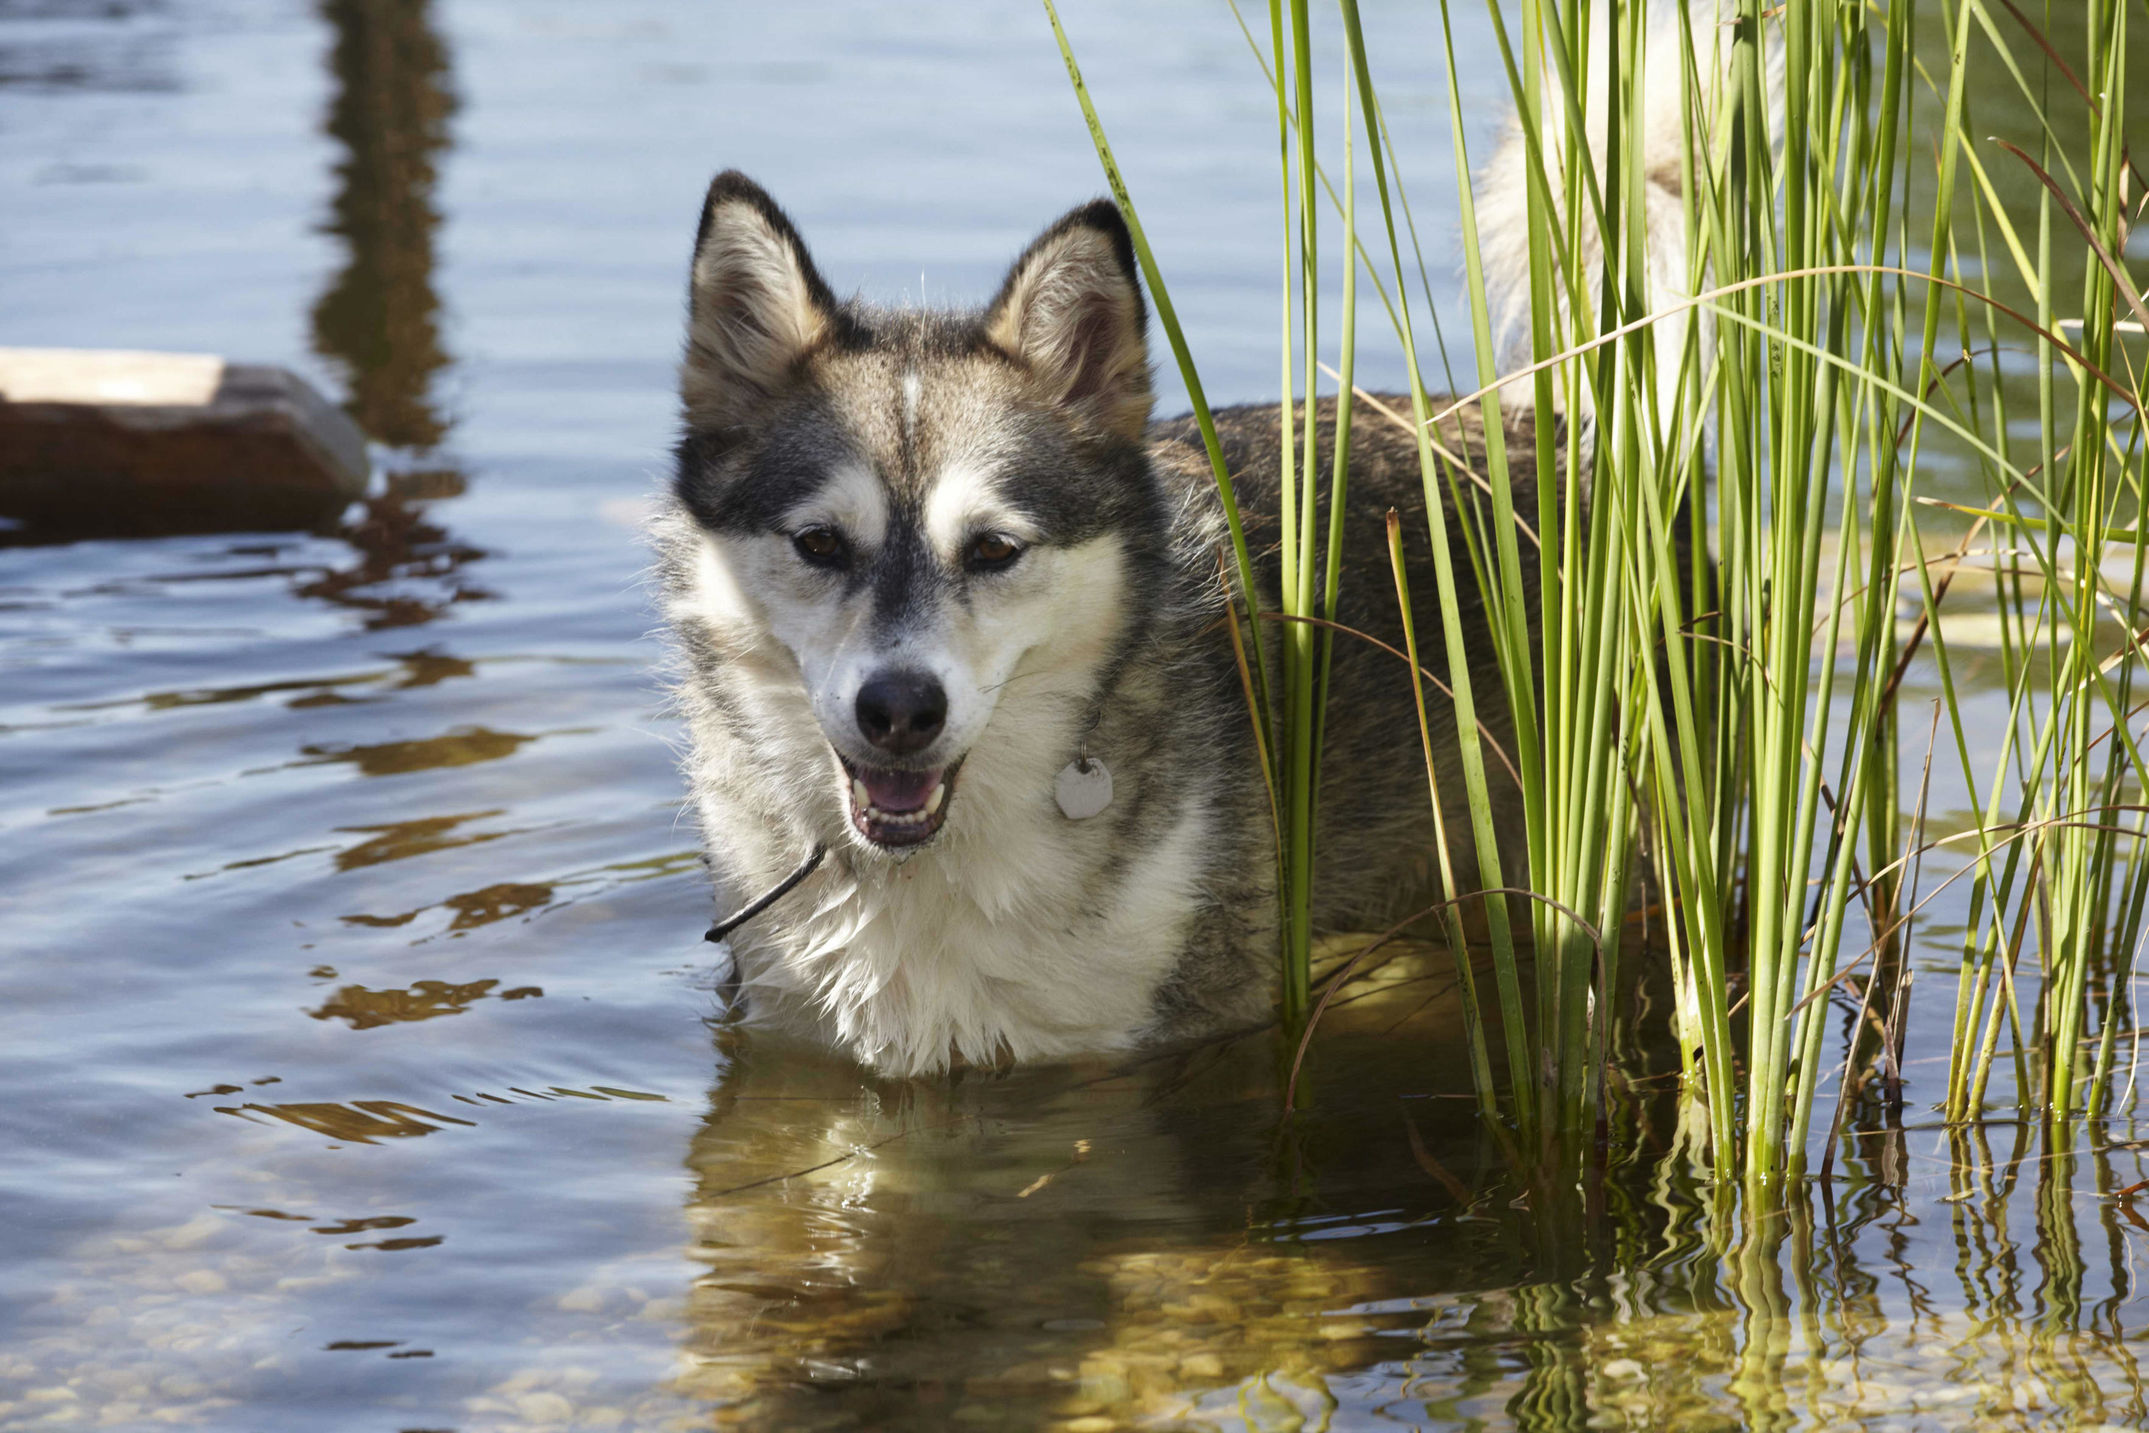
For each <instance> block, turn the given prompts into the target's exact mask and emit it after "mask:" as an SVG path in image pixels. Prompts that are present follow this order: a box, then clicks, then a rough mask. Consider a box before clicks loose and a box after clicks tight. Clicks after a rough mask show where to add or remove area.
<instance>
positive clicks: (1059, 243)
mask: <svg viewBox="0 0 2149 1433" xmlns="http://www.w3.org/2000/svg"><path fill="white" fill-rule="evenodd" d="M1148 320H1149V314H1148V310H1147V309H1145V308H1144V307H1143V305H1142V290H1141V285H1140V283H1139V282H1137V280H1136V278H1135V267H1134V243H1133V240H1131V239H1130V238H1129V237H1128V236H1127V226H1126V222H1125V221H1124V220H1122V219H1121V218H1120V216H1119V210H1118V209H1117V208H1115V207H1114V206H1113V204H1112V202H1111V201H1110V200H1108V199H1098V200H1095V201H1093V202H1092V203H1089V204H1085V205H1083V206H1082V207H1081V208H1079V209H1076V210H1074V211H1072V212H1071V213H1069V214H1068V215H1067V216H1066V217H1064V218H1062V219H1061V220H1060V221H1059V222H1058V223H1057V224H1054V225H1053V226H1052V227H1051V228H1049V229H1047V230H1045V232H1044V233H1042V234H1040V235H1039V236H1038V237H1037V241H1036V242H1035V243H1033V244H1031V245H1030V247H1029V249H1028V251H1027V252H1025V253H1024V254H1023V256H1022V257H1021V258H1019V259H1017V260H1016V261H1015V267H1014V268H1012V269H1010V270H1009V271H1008V275H1007V281H1006V282H1005V283H1003V284H1001V285H1000V293H999V296H998V297H997V298H995V299H994V300H993V301H992V303H991V305H990V306H989V307H988V308H987V309H986V310H985V336H986V337H987V338H988V339H990V340H991V341H992V343H993V344H994V345H995V346H996V347H998V348H1000V349H1002V350H1004V351H1005V352H1007V353H1008V354H1010V355H1011V356H1013V357H1014V358H1016V359H1018V360H1020V361H1021V362H1022V363H1023V364H1024V365H1025V366H1026V367H1028V368H1029V370H1030V372H1031V374H1032V375H1034V377H1035V379H1036V381H1037V383H1038V384H1039V385H1040V387H1041V388H1042V389H1043V391H1044V393H1045V395H1046V396H1047V398H1048V400H1049V401H1051V402H1053V403H1056V404H1058V405H1060V406H1061V407H1063V408H1065V409H1067V410H1068V411H1069V412H1070V413H1072V414H1073V415H1074V416H1075V417H1076V418H1077V419H1078V420H1079V421H1082V422H1084V423H1085V424H1087V425H1090V426H1093V427H1096V428H1100V429H1103V430H1104V431H1105V432H1108V433H1113V434H1116V435H1118V436H1119V437H1122V438H1140V437H1141V436H1142V432H1143V430H1144V429H1145V428H1146V427H1147V426H1148V423H1149V409H1150V405H1151V404H1152V403H1154V402H1155V397H1154V395H1153V394H1152V393H1151V392H1150V389H1149V343H1148V335H1147V332H1146V330H1147V327H1148Z"/></svg>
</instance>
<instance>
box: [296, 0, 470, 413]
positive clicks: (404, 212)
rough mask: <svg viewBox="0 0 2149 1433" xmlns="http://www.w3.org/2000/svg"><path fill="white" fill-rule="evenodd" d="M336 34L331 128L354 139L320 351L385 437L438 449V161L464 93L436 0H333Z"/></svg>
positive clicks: (337, 206)
mask: <svg viewBox="0 0 2149 1433" xmlns="http://www.w3.org/2000/svg"><path fill="white" fill-rule="evenodd" d="M321 13H322V15H323V17H324V18H326V19H327V21H328V23H329V24H330V25H331V26H333V27H334V29H335V36H336V38H335V45H334V48H333V50H332V51H331V53H330V60H329V63H330V66H331V69H332V71H333V73H334V75H335V80H336V90H335V98H334V99H333V101H332V102H331V103H330V105H329V111H328V120H327V130H328V133H329V135H330V136H331V137H332V138H334V139H335V140H336V141H337V142H338V143H340V144H341V145H342V146H343V150H344V159H343V162H342V163H341V164H340V165H339V166H338V167H337V176H338V180H339V184H338V187H337V190H336V197H335V201H334V204H333V205H332V208H331V215H330V219H329V223H328V226H327V227H328V231H329V232H330V233H332V234H335V235H336V236H338V237H339V238H341V239H342V240H343V241H344V243H345V245H346V246H347V249H348V258H347V260H346V262H345V264H344V266H343V269H342V271H341V272H340V273H338V274H337V275H336V278H335V281H334V282H333V283H332V284H331V285H330V286H329V288H328V290H327V292H325V293H323V294H322V295H321V298H320V301H319V302H318V303H316V304H315V305H314V309H313V332H314V348H315V350H316V351H317V352H319V353H320V354H321V355H322V356H323V357H324V358H328V359H331V360H333V361H335V362H337V363H338V364H339V365H340V366H341V367H342V368H343V370H344V377H345V381H346V382H347V383H348V385H349V389H350V397H349V401H348V403H347V404H346V407H347V408H348V409H349V411H350V414H351V416H352V417H353V418H355V419H357V420H358V423H359V426H360V427H362V428H364V429H365V430H366V432H367V434H368V435H370V436H371V437H372V438H373V439H374V440H375V441H376V442H379V443H384V444H386V445H388V446H389V447H394V448H420V449H422V448H430V447H433V446H434V445H435V444H437V443H439V442H440V440H441V438H442V437H444V436H445V435H446V432H447V424H446V423H445V422H443V421H442V419H441V417H440V415H439V414H438V412H437V411H436V410H435V409H434V407H433V404H432V398H431V388H432V380H433V375H434V374H435V373H436V372H438V371H439V370H440V369H441V367H443V366H444V365H445V364H446V363H447V361H448V356H447V353H446V351H445V350H444V349H443V348H442V346H441V340H440V323H439V311H440V300H439V297H438V295H437V294H435V292H434V290H433V231H434V229H435V228H436V227H437V226H438V225H439V222H440V215H439V212H438V210H437V209H435V207H434V204H433V186H434V184H435V182H436V180H437V178H438V171H437V169H436V156H437V154H438V152H439V151H440V150H441V149H442V147H443V146H445V145H446V144H447V142H448V117H449V116H450V115H451V114H452V113H453V112H454V109H455V99H454V96H453V94H452V93H451V91H450V88H449V67H448V51H447V47H446V46H445V45H444V44H443V43H442V42H441V39H440V36H439V34H438V33H437V32H436V31H435V30H434V29H433V24H432V18H431V15H430V12H429V8H428V4H427V0H323V3H322V6H321Z"/></svg>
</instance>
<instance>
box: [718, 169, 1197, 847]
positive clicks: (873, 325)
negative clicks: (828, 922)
mask: <svg viewBox="0 0 2149 1433" xmlns="http://www.w3.org/2000/svg"><path fill="white" fill-rule="evenodd" d="M689 303H690V316H689V323H688V331H687V349H686V360H685V363H684V365H683V367H682V370H681V377H680V390H681V397H682V398H683V400H684V405H685V419H686V436H685V438H684V439H683V440H682V442H681V444H680V448H679V469H678V477H677V496H678V498H679V501H680V505H681V506H682V507H683V508H684V509H685V511H686V512H687V513H688V514H690V515H691V519H692V521H693V523H694V524H695V525H696V527H697V528H698V529H699V531H698V532H697V533H696V534H695V536H696V538H697V540H698V541H699V544H700V549H701V550H700V552H699V553H698V555H697V558H696V563H697V572H696V574H695V576H694V579H693V586H694V587H695V589H696V590H695V593H694V594H693V596H692V598H691V602H692V609H691V610H692V614H693V616H694V617H695V619H697V620H699V621H701V622H703V623H705V624H707V626H708V628H709V629H710V632H711V636H712V638H713V640H714V642H715V644H716V647H717V649H718V650H720V651H726V652H728V653H733V654H739V655H742V656H745V655H754V656H759V657H760V658H762V659H764V665H763V667H762V668H761V671H762V673H763V675H764V676H765V677H767V678H769V679H771V680H773V681H774V682H775V683H777V684H778V685H788V686H789V688H790V690H789V691H788V692H786V693H785V694H784V695H785V696H787V697H794V698H795V697H802V698H803V699H804V701H805V703H806V704H807V705H808V706H810V709H811V712H812V716H813V720H814V723H815V724H816V725H817V727H818V735H819V737H820V738H823V739H825V749H821V748H819V747H818V746H817V745H814V749H813V750H811V751H810V752H809V751H806V750H798V751H794V752H793V753H792V754H791V755H790V756H789V757H788V758H785V759H784V760H783V763H782V764H784V765H785V767H786V771H785V775H786V778H787V779H788V780H791V781H794V782H798V783H801V784H800V785H799V787H798V788H797V794H798V797H799V799H800V800H801V802H802V803H803V802H807V801H812V800H815V799H816V797H818V798H819V799H820V800H822V801H830V800H832V801H833V802H834V803H836V804H835V805H834V806H833V807H832V809H834V810H840V811H843V812H845V813H847V817H848V827H849V830H850V832H851V834H852V835H853V836H854V837H855V838H856V840H857V841H858V842H860V843H861V844H862V845H863V846H865V847H866V848H869V849H873V850H878V851H884V852H889V853H895V854H900V853H903V852H906V851H908V850H910V849H912V848H915V847H917V846H920V845H923V844H924V843H926V842H928V841H931V840H932V839H933V838H934V837H935V836H936V835H938V834H939V833H940V832H941V830H942V827H943V825H944V824H945V823H946V822H948V821H949V820H950V819H951V810H952V798H953V796H954V792H955V786H956V778H957V775H958V772H961V773H963V775H964V777H965V783H966V790H970V791H973V792H974V794H975V796H976V798H977V799H978V800H980V801H986V800H995V799H998V800H1015V799H1024V800H1030V799H1044V800H1049V793H1050V790H1051V783H1052V780H1053V777H1054V775H1055V774H1056V773H1057V771H1058V770H1059V768H1060V766H1061V765H1063V764H1064V763H1065V762H1066V761H1068V760H1069V759H1070V758H1071V757H1072V756H1073V754H1074V753H1073V751H1072V750H1070V749H1069V748H1070V746H1071V744H1072V743H1074V742H1076V741H1079V739H1080V732H1079V727H1080V724H1081V723H1082V722H1083V721H1084V720H1086V719H1088V718H1089V717H1091V716H1093V715H1094V714H1093V713H1088V712H1085V711H1084V704H1085V702H1086V701H1088V700H1089V699H1090V697H1091V694H1093V693H1094V691H1095V689H1096V682H1097V679H1098V675H1099V673H1100V672H1101V671H1102V670H1103V668H1104V667H1105V666H1106V664H1107V663H1108V662H1109V660H1110V657H1111V654H1112V651H1113V649H1114V647H1115V644H1116V643H1117V642H1118V641H1119V640H1120V635H1121V633H1122V631H1123V630H1124V627H1125V617H1124V614H1125V612H1126V610H1127V609H1128V607H1129V605H1130V603H1132V602H1134V601H1135V600H1136V599H1137V598H1138V596H1139V591H1140V588H1141V587H1142V586H1143V585H1144V584H1143V583H1142V582H1141V581H1140V579H1139V577H1138V575H1137V571H1136V569H1138V568H1139V567H1141V566H1142V564H1143V562H1144V560H1145V554H1144V552H1143V551H1142V550H1141V544H1142V543H1143V542H1144V541H1145V540H1147V539H1145V537H1144V536H1143V534H1145V533H1147V532H1149V531H1151V530H1153V529H1154V528H1155V526H1156V524H1155V523H1154V522H1152V521H1150V519H1152V518H1153V517H1154V515H1155V513H1156V510H1157V502H1158V498H1157V494H1156V489H1155V484H1154V481H1153V479H1152V477H1151V475H1150V472H1149V468H1148V465H1147V461H1146V459H1145V457H1144V452H1143V441H1142V440H1143V433H1144V430H1145V428H1146V426H1147V423H1148V419H1149V410H1150V405H1151V394H1150V387H1149V365H1148V354H1147V348H1146V344H1145V339H1144V331H1143V330H1144V324H1145V313H1144V309H1143V305H1142V298H1141V291H1140V288H1139V286H1138V284H1137V282H1136V279H1135V269H1134V254H1133V248H1132V245H1131V243H1130V242H1129V239H1128V235H1127V230H1126V227H1125V225H1124V223H1123V222H1122V221H1121V219H1120V216H1119V213H1118V211H1117V210H1116V209H1114V208H1113V207H1112V205H1111V204H1109V203H1108V202H1104V201H1098V202H1096V203H1092V204H1088V205H1085V206H1083V207H1082V208H1079V209H1076V210H1074V211H1073V212H1071V213H1069V214H1067V215H1066V216H1065V217H1064V218H1062V219H1061V220H1060V221H1059V222H1058V223H1056V224H1054V225H1053V226H1052V227H1051V228H1049V229H1047V230H1046V231H1045V232H1044V233H1043V234H1042V235H1040V236H1039V237H1038V239H1037V240H1036V242H1035V243H1033V244H1032V245H1031V246H1030V247H1029V249H1028V251H1027V252H1025V253H1024V254H1023V255H1022V257H1021V258H1020V259H1018V260H1017V261H1016V263H1015V265H1014V267H1013V269H1012V270H1011V271H1010V272H1009V273H1008V276H1007V280H1006V282H1005V283H1004V284H1002V285H1001V288H1000V292H999V294H998V296H997V297H995V298H994V299H993V301H992V302H991V303H990V304H988V305H987V306H986V307H985V308H984V309H983V310H982V311H980V312H977V313H972V314H944V313H929V312H916V311H890V310H880V309H872V308H867V307H865V306H863V305H860V304H858V303H856V302H843V303H839V302H838V301H837V300H836V299H835V297H834V296H833V295H832V294H831V292H830V291H829V288H828V285H827V284H826V283H825V282H824V281H823V280H822V278H821V275H820V273H819V272H818V271H817V270H816V269H815V267H814V264H813V260H812V259H811V258H810V257H809V256H808V254H807V252H806V247H805V245H804V243H803V242H801V240H800V239H799V236H798V233H797V231H796V230H795V229H794V228H793V227H792V225H791V223H790V221H789V220H788V219H787V218H786V217H785V216H784V214H783V211H782V210H780V209H778V208H777V207H776V205H775V203H774V202H773V201H772V200H771V199H770V198H769V196H768V195H767V194H766V193H765V192H763V191H762V190H761V189H760V188H759V187H758V186H757V185H755V184H754V183H753V182H752V181H750V180H748V179H747V178H745V177H744V176H743V175H740V174H737V173H725V174H722V175H719V176H718V177H717V179H716V181H715V183H713V184H712V185H711V186H710V188H709V195H708V199H707V201H706V203H705V205H704V207H703V210H702V217H701V228H700V232H699V235H698V236H697V238H696V240H695V246H694V262H693V273H692V280H691V283H690V285H689ZM1018 709H1019V715H1016V712H1017V710H1018ZM996 713H1004V714H1006V715H1004V716H1003V719H1002V720H1000V721H999V722H998V723H995V715H996ZM822 783H825V784H822ZM1033 787H1034V788H1035V789H1034V790H1032V789H1031V788H1033Z"/></svg>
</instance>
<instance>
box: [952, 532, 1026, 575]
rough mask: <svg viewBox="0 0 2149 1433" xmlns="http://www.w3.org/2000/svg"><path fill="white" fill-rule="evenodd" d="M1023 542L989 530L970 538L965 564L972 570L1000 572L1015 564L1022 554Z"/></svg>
mask: <svg viewBox="0 0 2149 1433" xmlns="http://www.w3.org/2000/svg"><path fill="white" fill-rule="evenodd" d="M1022 551H1023V549H1022V544H1020V543H1018V542H1016V541H1015V540H1014V539H1013V538H1011V537H1006V536H1003V535H1002V534H1000V533H997V532H988V533H984V534H981V535H980V536H978V537H974V538H972V539H971V540H970V550H969V551H968V552H966V553H964V554H963V566H965V567H967V568H969V569H970V570H971V571H972V572H998V571H999V570H1000V569H1001V568H1003V567H1009V566H1012V565H1013V564H1014V561H1015V559H1016V558H1018V557H1020V556H1022Z"/></svg>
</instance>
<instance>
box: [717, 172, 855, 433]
mask: <svg viewBox="0 0 2149 1433" xmlns="http://www.w3.org/2000/svg"><path fill="white" fill-rule="evenodd" d="M687 315H688V316H687V341H686V361H685V362H684V363H683V364H682V365H681V366H680V370H679V396H680V398H681V400H682V401H683V402H684V404H685V407H686V417H687V422H688V423H689V424H690V425H692V426H694V427H697V428H730V427H736V426H738V425H739V424H740V423H741V422H743V421H744V420H745V418H746V415H747V414H749V413H750V412H751V411H752V410H753V408H754V407H755V405H757V404H759V403H761V402H763V401H765V400H766V399H767V398H769V397H770V396H771V395H772V394H774V393H776V392H778V391H780V390H781V389H782V388H783V387H784V385H785V384H786V383H788V382H789V381H790V379H791V376H792V374H793V372H794V371H795V369H796V366H797V363H798V360H799V359H800V358H801V357H803V356H804V355H805V354H806V352H807V351H808V350H809V349H811V348H812V347H813V346H814V345H815V344H816V343H818V342H819V341H820V340H821V338H822V336H823V335H824V334H826V333H827V332H828V331H829V330H830V328H831V327H832V326H833V325H834V324H835V323H836V322H837V321H838V320H837V313H836V301H835V297H834V295H832V294H831V293H830V292H829V290H828V285H827V283H825V282H824V281H823V280H822V278H821V275H820V272H819V271H818V270H817V269H815V268H814V266H813V260H812V258H811V257H809V256H808V255H807V253H806V245H805V243H804V242H803V241H802V240H801V239H800V238H799V237H798V230H796V229H794V228H793V227H792V226H791V221H790V219H788V218H786V217H785V215H784V212H783V210H781V209H779V208H777V207H776V201H775V200H773V199H771V198H769V196H768V192H767V191H766V190H764V189H763V188H762V187H761V186H760V185H758V184H756V183H754V181H753V180H751V179H748V178H747V177H746V176H745V175H743V174H741V173H739V172H738V171H737V170H736V169H727V170H725V171H724V172H723V173H722V174H719V175H717V176H716V178H715V180H714V181H713V182H711V184H710V185H709V195H708V198H707V199H705V200H703V201H702V207H701V228H700V230H699V231H698V232H697V233H696V234H695V236H694V267H693V271H692V277H691V278H690V279H689V281H688V284H687Z"/></svg>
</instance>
